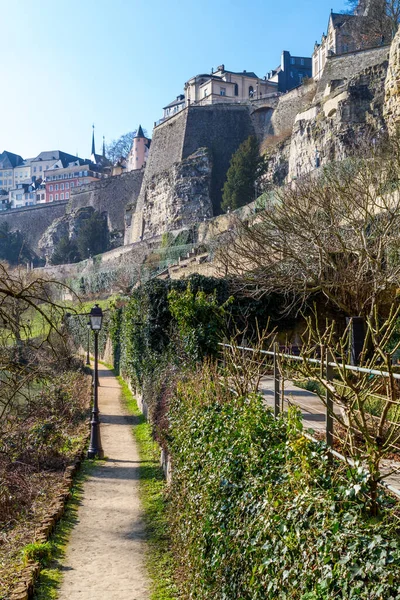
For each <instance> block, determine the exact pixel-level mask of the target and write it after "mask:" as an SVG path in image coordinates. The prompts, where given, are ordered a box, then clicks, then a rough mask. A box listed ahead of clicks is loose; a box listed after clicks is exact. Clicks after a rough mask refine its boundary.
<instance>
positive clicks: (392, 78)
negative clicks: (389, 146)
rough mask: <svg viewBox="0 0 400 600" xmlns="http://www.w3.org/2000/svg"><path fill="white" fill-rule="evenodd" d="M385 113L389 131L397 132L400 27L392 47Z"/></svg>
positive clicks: (387, 77) (398, 122)
mask: <svg viewBox="0 0 400 600" xmlns="http://www.w3.org/2000/svg"><path fill="white" fill-rule="evenodd" d="M383 114H384V118H385V121H386V125H387V128H388V131H389V133H390V134H394V133H396V130H397V129H398V127H399V125H400V29H399V30H398V31H397V33H396V35H395V37H394V39H393V42H392V45H391V47H390V54H389V65H388V70H387V76H386V81H385V105H384V110H383Z"/></svg>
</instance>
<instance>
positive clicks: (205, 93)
mask: <svg viewBox="0 0 400 600" xmlns="http://www.w3.org/2000/svg"><path fill="white" fill-rule="evenodd" d="M206 97H207V88H206V89H205V90H204V98H206Z"/></svg>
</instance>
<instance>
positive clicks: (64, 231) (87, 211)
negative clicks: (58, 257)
mask: <svg viewBox="0 0 400 600" xmlns="http://www.w3.org/2000/svg"><path fill="white" fill-rule="evenodd" d="M94 212H95V209H94V208H93V207H92V206H85V207H82V208H79V209H78V210H76V211H74V212H70V213H68V214H65V215H63V216H62V217H59V218H58V219H56V220H55V221H53V223H52V224H51V225H50V227H48V228H47V229H46V231H45V232H44V233H43V235H42V237H41V238H40V240H39V243H38V247H39V251H40V254H41V256H43V257H44V258H45V259H46V262H48V261H49V260H50V258H51V256H52V254H53V253H54V250H55V248H56V246H57V244H58V243H59V242H60V240H61V239H62V238H65V237H68V238H69V239H71V240H73V239H75V238H76V236H77V234H78V232H79V229H80V227H81V226H82V225H83V223H84V222H85V221H86V220H87V219H89V218H90V217H91V216H92V214H93V213H94ZM103 215H104V217H106V213H103Z"/></svg>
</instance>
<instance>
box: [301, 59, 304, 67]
mask: <svg viewBox="0 0 400 600" xmlns="http://www.w3.org/2000/svg"><path fill="white" fill-rule="evenodd" d="M300 64H302V65H303V66H304V58H301V59H300Z"/></svg>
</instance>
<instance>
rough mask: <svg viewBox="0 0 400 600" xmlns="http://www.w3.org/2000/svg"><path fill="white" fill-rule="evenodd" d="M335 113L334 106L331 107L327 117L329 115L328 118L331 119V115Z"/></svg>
mask: <svg viewBox="0 0 400 600" xmlns="http://www.w3.org/2000/svg"><path fill="white" fill-rule="evenodd" d="M335 115H336V108H332V110H330V111H329V112H328V117H329V118H330V119H333V117H334V116H335Z"/></svg>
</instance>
